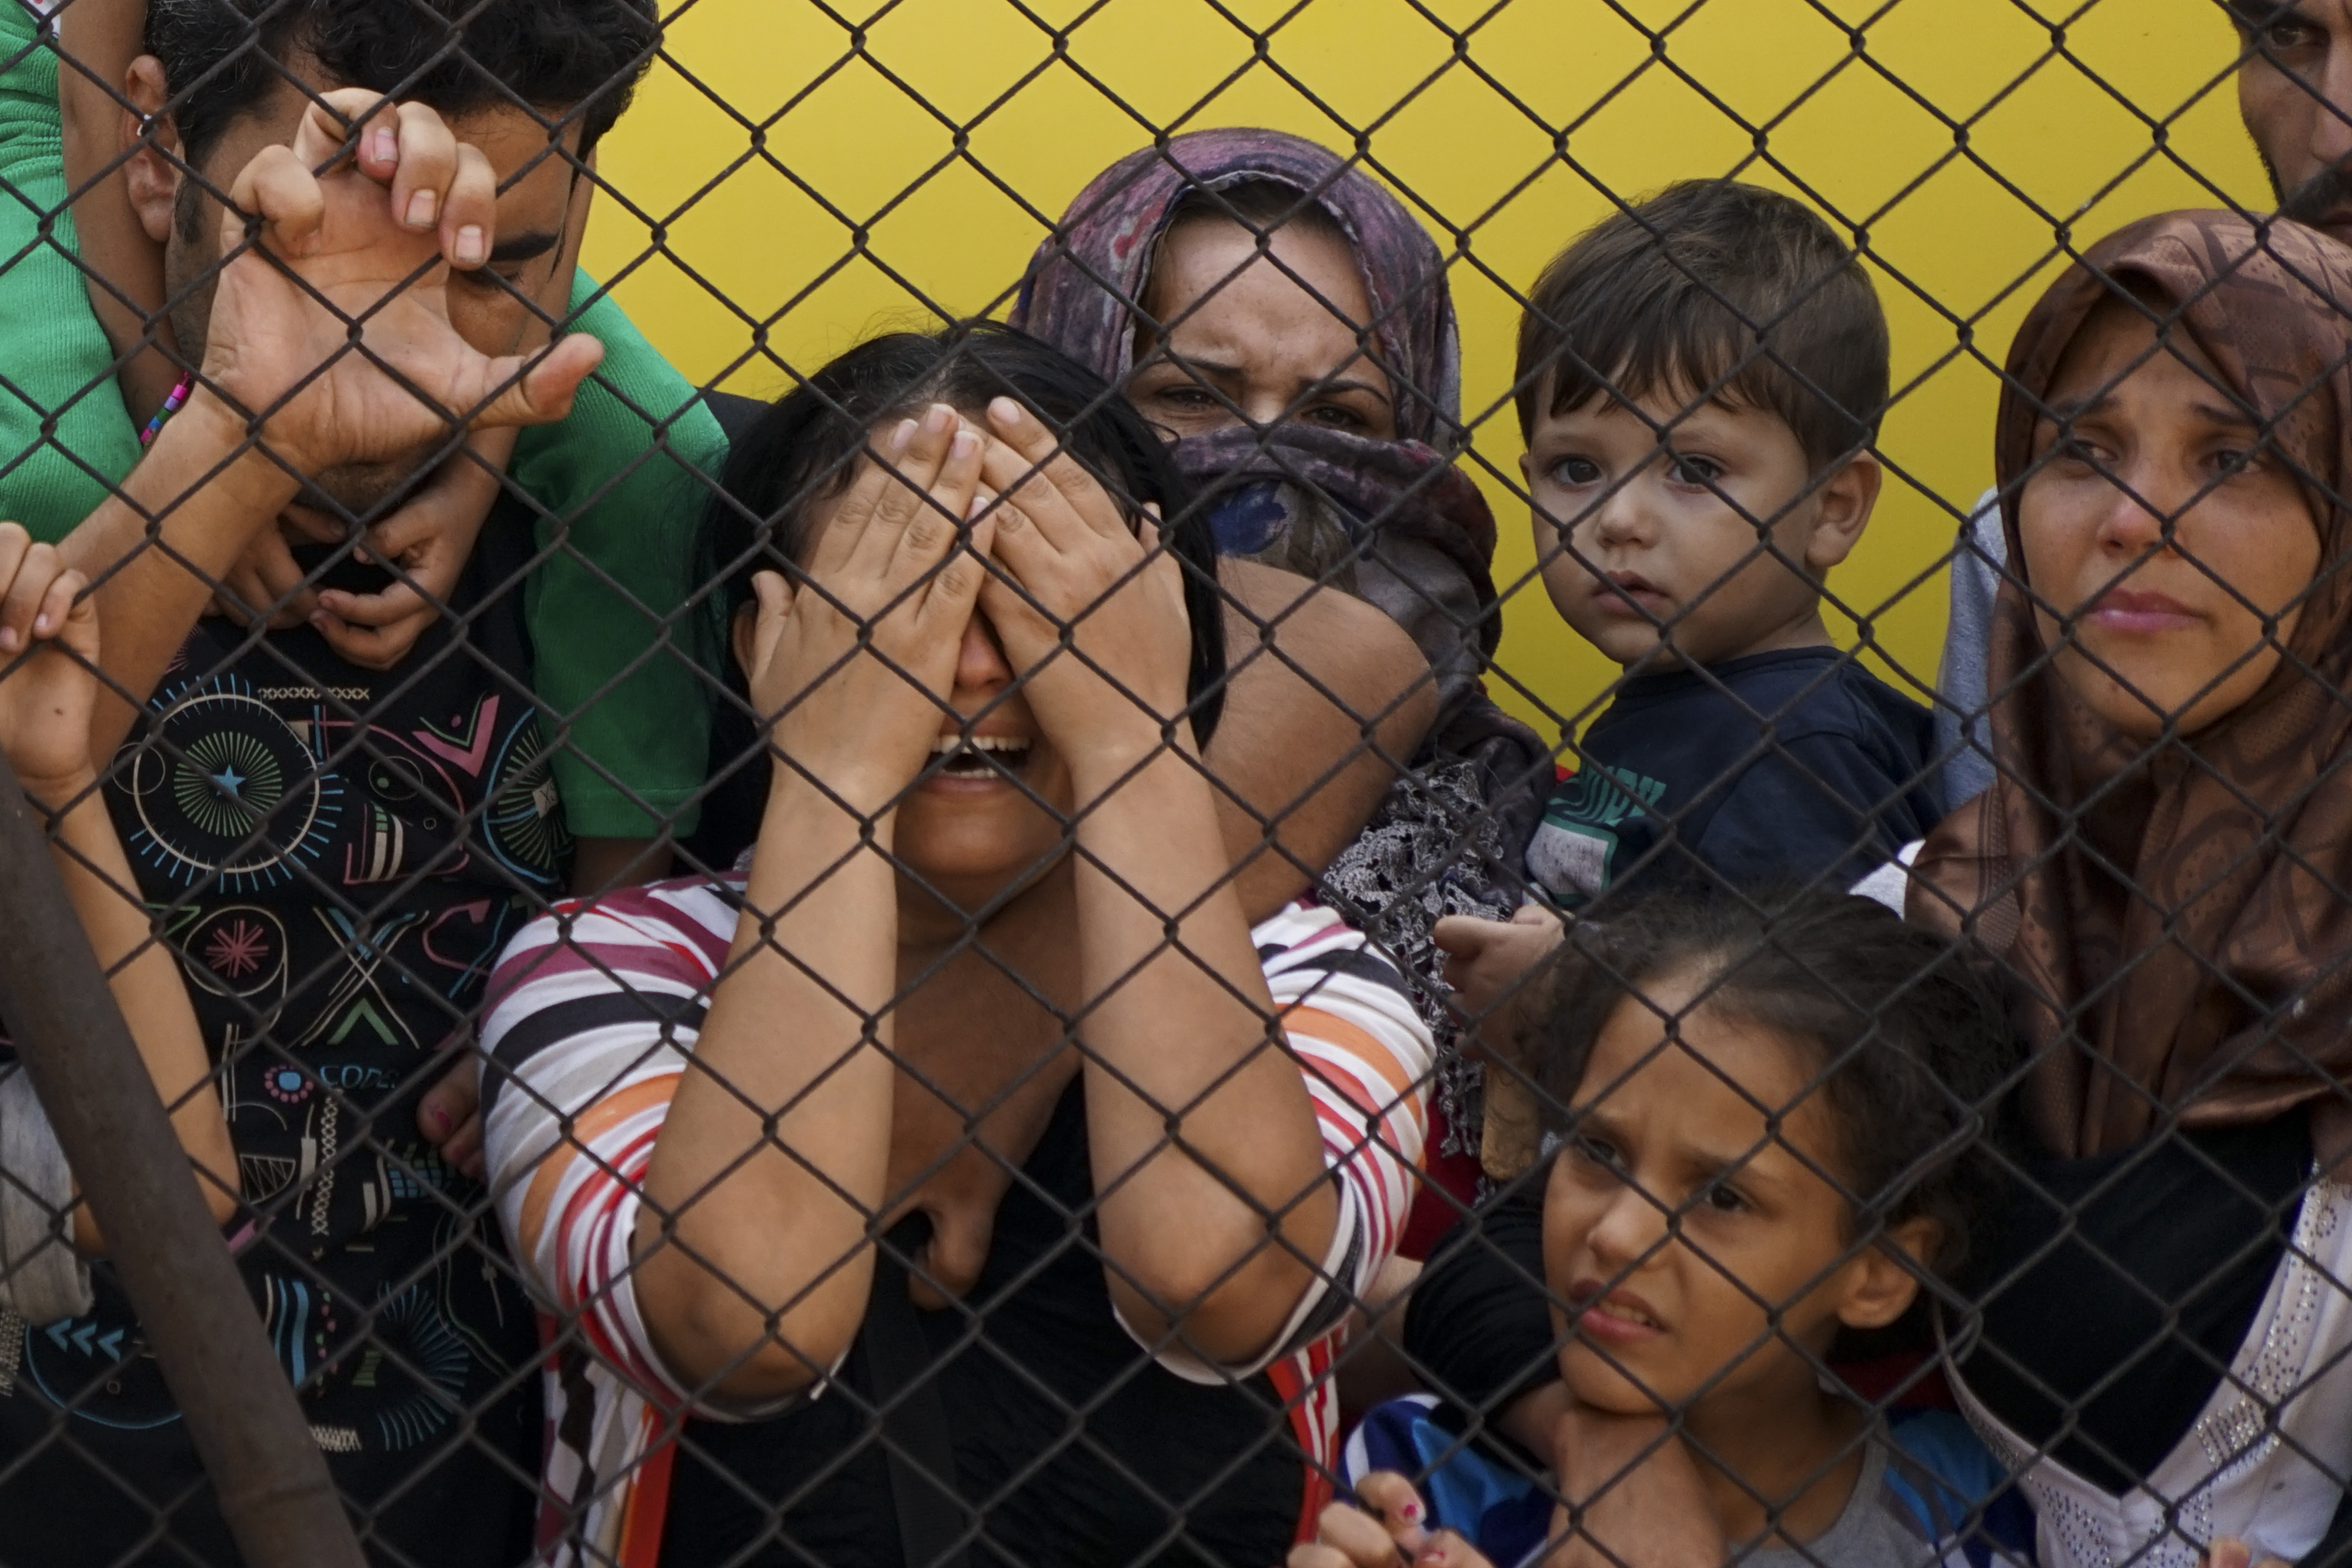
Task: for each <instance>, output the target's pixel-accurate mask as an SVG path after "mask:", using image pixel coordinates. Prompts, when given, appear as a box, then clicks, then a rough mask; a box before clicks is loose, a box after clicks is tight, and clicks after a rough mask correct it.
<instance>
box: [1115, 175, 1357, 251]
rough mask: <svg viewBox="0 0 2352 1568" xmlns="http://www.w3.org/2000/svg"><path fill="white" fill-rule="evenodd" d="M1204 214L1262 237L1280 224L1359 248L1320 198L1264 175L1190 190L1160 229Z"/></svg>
mask: <svg viewBox="0 0 2352 1568" xmlns="http://www.w3.org/2000/svg"><path fill="white" fill-rule="evenodd" d="M1203 218H1223V219H1225V220H1227V221H1228V222H1232V223H1237V224H1239V225H1242V227H1244V228H1245V229H1247V230H1249V231H1250V232H1251V233H1252V234H1254V235H1258V236H1259V237H1260V238H1264V237H1265V236H1266V235H1270V234H1272V233H1273V232H1274V231H1275V230H1276V229H1280V228H1293V227H1296V228H1301V229H1307V230H1309V231H1311V232H1313V233H1316V234H1320V235H1329V236H1330V237H1331V238H1333V239H1336V240H1341V241H1346V242H1347V243H1348V246H1349V249H1350V250H1351V251H1352V250H1353V249H1354V248H1355V247H1354V242H1353V241H1349V240H1348V231H1347V228H1346V227H1345V226H1344V225H1342V224H1341V223H1340V222H1339V219H1338V218H1336V217H1334V216H1332V215H1331V210H1330V209H1329V208H1328V207H1326V206H1325V205H1324V204H1322V202H1321V201H1320V200H1319V199H1318V198H1317V197H1316V196H1314V195H1312V194H1310V193H1307V192H1305V191H1302V190H1299V189H1298V188H1297V187H1296V186H1293V185H1286V184H1285V183H1282V182H1281V181H1280V180H1273V179H1268V178H1266V177H1265V176H1264V175H1253V176H1251V177H1249V178H1247V179H1243V180H1235V181H1234V182H1233V183H1231V184H1226V185H1215V186H1207V187H1196V188H1194V189H1192V190H1190V191H1187V192H1186V193H1184V194H1183V195H1182V196H1181V197H1180V198H1178V200H1177V202H1176V204H1175V205H1174V206H1172V207H1171V208H1170V209H1169V210H1168V221H1167V222H1166V223H1164V224H1162V225H1160V233H1161V234H1162V235H1167V234H1169V233H1171V232H1173V231H1174V230H1175V229H1176V228H1177V227H1178V226H1179V225H1182V224H1188V223H1197V222H1199V221H1200V220H1202V219H1203Z"/></svg>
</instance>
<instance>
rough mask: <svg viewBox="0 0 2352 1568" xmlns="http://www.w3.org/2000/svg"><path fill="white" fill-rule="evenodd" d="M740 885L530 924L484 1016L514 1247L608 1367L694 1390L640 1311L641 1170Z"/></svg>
mask: <svg viewBox="0 0 2352 1568" xmlns="http://www.w3.org/2000/svg"><path fill="white" fill-rule="evenodd" d="M733 891H735V889H733V888H731V887H729V886H726V885H724V884H721V885H717V886H714V885H713V884H711V883H708V882H702V881H694V882H673V883H655V884H653V885H652V886H648V887H640V888H630V889H625V890H624V891H622V892H619V893H615V894H612V895H610V896H609V897H606V898H604V899H601V900H599V901H597V902H596V903H594V904H564V905H559V906H558V908H557V909H556V911H555V912H554V913H553V914H551V915H547V916H545V917H543V918H541V919H540V920H537V921H534V922H532V923H531V925H529V926H528V927H526V928H525V929H524V930H523V932H522V933H521V934H520V936H517V937H516V938H515V940H514V942H513V943H512V944H511V945H510V946H509V947H508V949H507V951H506V955H505V956H504V957H503V958H502V959H501V960H500V961H499V967H498V969H497V971H496V972H495V973H494V974H493V975H492V976H491V979H490V1009H489V1011H488V1015H487V1016H486V1017H485V1019H484V1021H483V1026H482V1040H481V1048H482V1051H483V1053H484V1056H485V1058H486V1061H485V1065H484V1068H483V1074H482V1118H483V1126H484V1143H485V1155H486V1158H487V1159H488V1166H489V1177H490V1185H491V1191H492V1193H493V1194H494V1196H495V1197H496V1200H497V1202H498V1205H499V1218H500V1219H501V1220H502V1221H503V1222H504V1223H505V1226H506V1230H507V1236H508V1238H509V1241H510V1243H511V1245H512V1247H513V1249H514V1256H515V1259H516V1261H517V1262H518V1263H520V1265H521V1266H522V1269H523V1271H524V1273H525V1275H526V1277H527V1278H528V1279H529V1280H530V1283H531V1285H532V1286H533V1288H534V1289H535V1290H536V1291H537V1292H538V1294H539V1295H540V1297H541V1300H542V1301H545V1302H546V1303H547V1304H548V1305H549V1306H551V1308H552V1309H553V1310H555V1311H556V1312H558V1313H560V1314H561V1315H562V1318H563V1319H564V1320H565V1321H566V1322H577V1323H578V1324H579V1328H580V1333H581V1334H582V1336H583V1338H584V1339H585V1340H586V1342H587V1343H588V1344H589V1345H590V1347H591V1348H592V1349H593V1352H594V1353H595V1354H596V1355H597V1357H598V1358H599V1359H600V1360H602V1361H603V1362H604V1364H605V1365H606V1366H608V1367H610V1368H611V1369H612V1370H613V1371H614V1372H615V1373H616V1374H617V1375H620V1376H621V1377H623V1378H625V1380H627V1381H628V1382H630V1383H633V1384H634V1385H636V1386H637V1387H638V1388H641V1389H644V1390H646V1391H648V1392H656V1391H658V1392H664V1393H667V1394H668V1395H669V1396H672V1397H674V1398H676V1399H678V1400H680V1401H684V1402H688V1403H691V1402H692V1391H691V1390H687V1389H682V1388H679V1387H677V1384H676V1382H675V1380H674V1379H673V1378H672V1377H671V1376H670V1375H669V1374H668V1372H667V1369H666V1368H665V1367H664V1366H663V1364H662V1361H661V1358H660V1356H659V1355H657V1354H656V1353H655V1351H654V1348H653V1345H652V1342H651V1341H650V1339H649V1338H648V1337H647V1335H646V1326H645V1322H644V1320H643V1319H642V1318H641V1317H640V1316H639V1315H638V1312H637V1304H636V1291H635V1284H634V1270H633V1269H632V1266H631V1265H632V1261H633V1257H634V1250H635V1249H634V1242H635V1233H636V1226H637V1211H638V1207H639V1205H640V1204H641V1202H642V1201H643V1200H642V1197H641V1194H640V1189H639V1183H640V1182H641V1181H642V1180H643V1178H644V1176H645V1172H646V1166H647V1165H648V1164H649V1163H650V1162H651V1160H652V1158H653V1150H654V1143H655V1140H656V1137H658V1136H659V1134H660V1132H661V1125H662V1120H663V1118H664V1117H665V1116H666V1115H667V1113H668V1111H669V1103H670V1099H671V1097H672V1096H673V1095H674V1094H675V1093H676V1092H677V1082H678V1075H679V1073H680V1072H681V1071H683V1070H684V1068H685V1065H686V1058H687V1056H688V1054H689V1053H690V1052H691V1051H693V1049H694V1043H695V1040H696V1039H697V1037H698V1031H699V1030H700V1029H701V1025H702V1019H703V1015H704V1012H705V1010H706V1009H707V1007H708V1004H709V999H710V990H711V987H712V985H713V983H714V982H715V980H716V979H717V977H718V975H719V971H720V968H721V967H722V966H723V965H724V963H725V962H726V957H727V950H728V946H729V943H730V939H731V938H732V936H733V934H734V928H735V909H734V905H733V904H732V903H731V901H730V898H729V897H728V896H727V895H728V894H730V893H731V892H733Z"/></svg>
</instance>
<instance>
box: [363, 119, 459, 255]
mask: <svg viewBox="0 0 2352 1568" xmlns="http://www.w3.org/2000/svg"><path fill="white" fill-rule="evenodd" d="M387 145H389V146H390V148H391V149H392V152H393V167H392V172H391V178H392V218H393V222H394V223H396V224H398V225H400V226H401V227H403V228H404V229H412V230H414V231H415V232H416V233H418V234H431V233H432V232H433V231H434V230H435V229H436V228H437V227H439V226H440V224H441V214H442V213H443V210H444V208H445V206H446V196H447V194H448V190H449V182H450V180H451V179H452V178H453V177H454V176H455V175H456V174H457V136H456V135H455V134H454V133H453V132H452V131H450V129H449V123H448V121H446V120H443V119H442V118H441V117H440V116H439V115H438V114H436V113H434V112H433V110H430V109H428V108H426V107H425V105H423V104H421V103H404V104H401V105H399V106H398V107H397V108H395V109H394V110H393V112H392V113H390V114H385V115H378V116H377V117H376V119H375V120H374V122H373V124H371V125H368V126H367V127H365V128H364V129H363V130H362V131H361V134H360V151H361V154H362V156H361V166H362V168H365V169H367V170H368V171H369V172H371V173H373V172H375V170H376V168H377V166H378V164H379V161H380V159H381V157H382V154H383V150H384V148H385V147H386V146H387ZM444 248H445V249H446V243H445V245H444Z"/></svg>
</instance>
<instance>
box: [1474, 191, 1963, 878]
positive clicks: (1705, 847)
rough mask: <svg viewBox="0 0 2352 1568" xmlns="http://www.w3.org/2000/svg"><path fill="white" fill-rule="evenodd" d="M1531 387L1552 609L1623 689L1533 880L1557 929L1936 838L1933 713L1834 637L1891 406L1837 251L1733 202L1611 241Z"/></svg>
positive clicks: (1538, 844)
mask: <svg viewBox="0 0 2352 1568" xmlns="http://www.w3.org/2000/svg"><path fill="white" fill-rule="evenodd" d="M1518 387H1519V398H1518V402H1519V420H1520V424H1521V427H1522V428H1523V430H1524V431H1525V433H1526V434H1527V438H1528V455H1527V456H1526V457H1525V458H1524V459H1523V460H1522V461H1523V463H1524V466H1525V472H1526V475H1527V482H1528V492H1529V495H1530V497H1531V499H1532V500H1533V503H1534V510H1535V532H1536V554H1537V559H1538V561H1539V562H1540V563H1541V565H1542V570H1543V578H1544V587H1545V589H1546V591H1548V592H1549V594H1550V596H1551V601H1552V603H1553V605H1554V606H1555V607H1556V608H1557V609H1558V610H1559V612H1560V615H1561V616H1562V617H1563V618H1564V619H1565V620H1566V621H1567V622H1568V623H1569V624H1570V626H1573V627H1574V628H1575V629H1576V630H1577V632H1579V633H1580V635H1582V636H1583V637H1584V638H1585V639H1586V640H1587V641H1589V642H1591V643H1593V644H1594V645H1595V646H1596V647H1598V648H1600V649H1601V652H1603V653H1607V654H1608V655H1609V656H1610V657H1611V658H1612V659H1613V660H1615V661H1616V662H1617V663H1618V664H1622V665H1623V666H1624V668H1625V674H1626V678H1625V680H1624V681H1623V682H1622V683H1621V684H1620V685H1619V686H1618V688H1617V694H1616V699H1615V700H1614V701H1613V702H1612V704H1611V705H1610V706H1609V708H1608V710H1607V711H1606V712H1604V713H1602V714H1601V716H1600V717H1599V718H1598V719H1596V720H1594V721H1593V723H1592V724H1591V726H1590V727H1588V728H1587V729H1586V731H1585V733H1584V735H1583V737H1582V738H1581V741H1580V744H1579V745H1578V747H1577V748H1576V749H1577V752H1578V757H1577V764H1578V766H1577V768H1576V771H1575V772H1574V774H1573V775H1571V776H1570V778H1569V779H1567V780H1566V781H1565V782H1564V783H1562V784H1561V785H1560V787H1559V789H1558V791H1557V792H1556V793H1555V794H1554V795H1553V796H1552V798H1551V800H1550V801H1549V805H1548V807H1547V809H1546V810H1545V813H1544V819H1543V822H1542V825H1541V826H1540V827H1539V828H1538V830H1537V831H1536V835H1535V838H1534V841H1532V842H1531V843H1530V844H1529V846H1528V870H1529V872H1530V873H1533V874H1534V876H1535V877H1536V878H1537V879H1538V881H1540V882H1541V883H1543V885H1544V886H1545V887H1546V888H1547V889H1549V891H1550V892H1551V894H1553V896H1554V897H1555V898H1556V899H1557V900H1559V903H1560V904H1563V905H1564V906H1566V907H1569V908H1578V907H1580V906H1583V905H1586V904H1591V902H1592V901H1593V900H1595V899H1596V898H1598V897H1599V896H1600V895H1601V894H1602V893H1603V892H1605V891H1606V890H1608V889H1609V888H1611V887H1615V886H1622V885H1623V884H1626V883H1631V882H1633V881H1636V880H1638V881H1640V882H1643V883H1656V882H1657V881H1659V880H1662V879H1664V878H1670V877H1696V878H1701V879H1707V880H1720V881H1724V882H1728V883H1733V884H1735V885H1743V886H1747V885H1762V884H1768V883H1780V884H1789V883H1810V884H1813V885H1816V886H1829V887H1837V888H1843V887H1846V886H1848V885H1849V884H1851V883H1853V882H1855V881H1857V880H1858V879H1860V878H1861V877H1863V876H1864V875H1865V874H1867V873H1870V872H1871V871H1873V870H1874V869H1875V868H1876V867H1878V866H1879V865H1882V864H1884V863H1885V862H1887V861H1888V860H1890V859H1892V858H1893V857H1894V855H1895V852H1896V851H1897V850H1899V849H1900V848H1901V847H1902V846H1903V845H1904V844H1906V843H1907V842H1909V841H1912V840H1915V839H1918V838H1921V837H1924V836H1925V835H1926V833H1927V830H1928V829H1929V828H1930V827H1932V826H1933V825H1934V824H1935V822H1936V820H1937V817H1939V816H1940V815H1941V814H1942V802H1941V801H1940V800H1938V799H1937V793H1936V789H1935V785H1934V780H1933V775H1932V772H1931V770H1930V768H1929V767H1928V758H1929V755H1930V752H1931V750H1932V747H1933V742H1934V726H1933V722H1932V719H1931V717H1930V716H1929V714H1928V711H1927V709H1926V708H1925V707H1923V706H1920V705H1919V704H1917V703H1916V702H1913V701H1912V700H1911V699H1909V698H1908V697H1906V696H1904V695H1901V694H1900V693H1898V692H1896V691H1895V690H1894V688H1892V687H1890V686H1889V685H1886V684H1885V682H1883V681H1881V680H1879V679H1877V678H1876V677H1875V676H1874V675H1872V674H1869V672H1867V671H1866V670H1864V668H1863V667H1862V665H1861V664H1859V663H1858V662H1856V661H1855V660H1854V659H1853V657H1851V656H1850V655H1848V654H1846V653H1842V652H1841V651H1840V650H1838V649H1837V648H1836V647H1834V646H1833V645H1832V643H1831V641H1830V634H1829V628H1828V626H1827V625H1826V623H1825V622H1823V620H1822V609H1821V600H1822V579H1823V577H1824V576H1825V575H1826V574H1827V573H1828V571H1829V570H1830V569H1831V568H1832V567H1834V566H1836V565H1837V564H1838V563H1839V562H1841V561H1843V559H1845V558H1846V556H1847V555H1848V554H1849V553H1850V552H1851V551H1852V550H1853V548H1854V545H1855V544H1856V542H1857V541H1859V540H1860V538H1862V531H1863V528H1864V525H1865V524H1867V523H1868V522H1869V520H1870V512H1871V507H1872V504H1873V503H1874V501H1875V500H1876V499H1877V497H1878V488H1879V478H1880V470H1879V465H1878V460H1877V459H1876V458H1875V457H1874V455H1872V454H1871V451H1870V444H1871V442H1872V441H1873V439H1874V437H1875V435H1876V430H1877V422H1878V415H1879V412H1880V410H1881V408H1882V407H1883V406H1884V405H1885V402H1886V395H1887V334H1886V319H1885V316H1884V315H1883V314H1882V313H1881V312H1880V310H1879V307H1878V298H1877V296H1876V294H1875V293H1874V290H1873V289H1872V287H1871V284H1870V279H1869V277H1867V275H1865V274H1864V271H1863V269H1862V267H1861V264H1860V263H1859V262H1858V261H1856V260H1855V259H1854V257H1853V253H1852V251H1851V250H1850V249H1849V248H1848V247H1847V246H1845V245H1843V243H1842V242H1841V241H1840V240H1839V239H1838V237H1837V235H1835V234H1834V233H1832V231H1831V229H1830V227H1829V225H1827V224H1825V223H1823V222H1822V220H1821V219H1820V218H1819V217H1817V216H1816V215H1814V214H1813V213H1812V212H1811V210H1809V209H1808V208H1806V207H1804V206H1803V205H1801V204H1799V203H1797V202H1795V201H1793V200H1791V199H1790V198H1789V197H1786V196H1783V195H1780V194H1778V193H1774V192H1770V191H1766V190H1763V189H1761V188H1759V187H1758V186H1754V185H1747V184H1741V183H1735V182H1732V181H1710V182H1705V183H1700V182H1691V183H1683V184H1678V185H1675V186H1671V187H1669V188H1668V189H1667V190H1665V191H1664V192H1663V193H1660V194H1658V195H1656V196H1654V197H1653V198H1652V199H1650V200H1649V201H1646V202H1643V203H1642V204H1639V205H1638V206H1635V207H1633V209H1631V210H1630V211H1628V212H1625V213H1621V214H1616V215H1614V216H1612V217H1611V218H1609V219H1607V220H1605V221H1604V222H1602V223H1601V224H1599V225H1596V226H1594V227H1593V228H1591V229H1590V230H1587V231H1586V232H1585V233H1584V234H1583V235H1580V237H1579V238H1578V239H1577V240H1576V242H1575V243H1574V244H1573V245H1571V246H1569V248H1568V249H1567V250H1566V251H1564V252H1562V253H1561V254H1560V256H1559V257H1558V258H1557V259H1556V260H1554V261H1553V262H1552V264H1551V265H1550V267H1548V268H1546V269H1545V272H1544V275H1543V277H1542V278H1541V279H1540V280H1539V281H1538V283H1537V285H1536V287H1535V292H1534V296H1533V298H1532V299H1531V300H1530V302H1529V305H1528V312H1527V314H1526V316H1525V317H1524V319H1522V321H1521V324H1520V328H1519V350H1518ZM1596 913H1597V911H1596Z"/></svg>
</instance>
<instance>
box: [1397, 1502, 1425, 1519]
mask: <svg viewBox="0 0 2352 1568" xmlns="http://www.w3.org/2000/svg"><path fill="white" fill-rule="evenodd" d="M1397 1517H1398V1518H1399V1519H1402V1520H1403V1521H1405V1522H1406V1523H1407V1524H1419V1523H1420V1522H1421V1500H1420V1499H1419V1498H1415V1499H1413V1500H1412V1501H1411V1502H1408V1503H1405V1504H1402V1506H1400V1507H1399V1508H1398V1509H1397Z"/></svg>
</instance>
